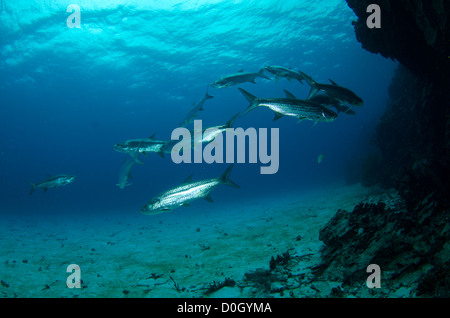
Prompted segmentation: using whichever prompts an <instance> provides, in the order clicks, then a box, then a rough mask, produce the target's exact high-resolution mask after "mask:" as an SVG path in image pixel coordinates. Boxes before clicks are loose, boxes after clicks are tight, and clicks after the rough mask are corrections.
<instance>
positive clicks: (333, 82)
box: [328, 79, 339, 86]
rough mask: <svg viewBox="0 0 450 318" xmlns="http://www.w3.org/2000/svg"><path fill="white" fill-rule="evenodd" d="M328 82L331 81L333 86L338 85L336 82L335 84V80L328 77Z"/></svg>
mask: <svg viewBox="0 0 450 318" xmlns="http://www.w3.org/2000/svg"><path fill="white" fill-rule="evenodd" d="M328 80H329V81H330V82H331V84H333V85H334V86H339V85H338V84H336V82H335V81H333V80H332V79H328Z"/></svg>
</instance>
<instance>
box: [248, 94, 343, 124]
mask: <svg viewBox="0 0 450 318" xmlns="http://www.w3.org/2000/svg"><path fill="white" fill-rule="evenodd" d="M239 91H240V92H241V93H242V95H244V97H245V98H246V99H247V100H248V101H249V102H250V106H249V107H248V108H247V109H246V110H245V111H244V112H243V113H242V114H241V116H244V115H245V114H247V113H248V112H249V111H251V110H252V109H255V108H256V107H268V108H270V109H271V110H273V111H274V112H275V118H274V120H278V119H280V118H281V117H283V116H291V117H296V118H298V120H299V122H300V121H303V120H312V121H315V122H331V121H334V120H335V119H336V118H337V114H336V113H335V112H334V111H332V110H330V109H328V108H327V107H324V106H322V105H320V104H317V103H314V102H311V101H308V100H302V99H296V98H293V95H292V94H290V93H289V92H288V93H289V94H286V95H287V98H257V97H256V96H253V95H252V94H250V93H249V92H247V91H245V90H243V89H242V88H239Z"/></svg>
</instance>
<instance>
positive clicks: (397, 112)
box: [347, 0, 450, 211]
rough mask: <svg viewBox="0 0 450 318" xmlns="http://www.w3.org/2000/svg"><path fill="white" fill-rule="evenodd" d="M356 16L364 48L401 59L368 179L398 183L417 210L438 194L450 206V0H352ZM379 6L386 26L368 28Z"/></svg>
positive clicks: (366, 170) (369, 163)
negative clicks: (373, 6) (370, 11)
mask: <svg viewBox="0 0 450 318" xmlns="http://www.w3.org/2000/svg"><path fill="white" fill-rule="evenodd" d="M347 3H348V5H349V7H350V8H352V9H353V11H354V12H355V13H356V15H357V16H358V18H359V19H358V21H356V22H354V27H355V33H356V37H357V39H358V41H359V42H361V44H362V46H363V48H365V49H366V50H368V51H370V52H373V53H380V54H382V55H383V56H384V57H387V58H391V59H394V60H398V61H399V62H400V63H401V65H400V66H399V68H398V70H397V72H396V74H395V76H394V78H393V80H392V84H391V86H390V88H389V93H390V101H389V103H388V108H387V110H386V112H385V114H384V115H383V117H382V118H381V120H380V121H379V124H378V126H377V131H376V136H375V139H376V143H377V146H378V147H379V149H380V152H381V154H380V157H379V158H375V157H372V158H368V159H367V160H366V162H365V167H363V170H364V177H363V182H364V183H365V184H370V185H371V184H376V183H378V184H381V185H383V186H386V187H391V186H395V188H396V189H397V190H399V192H400V194H401V195H402V197H403V198H404V199H405V202H406V205H407V207H408V210H410V211H411V210H413V209H415V208H416V207H417V205H418V204H420V201H422V200H423V199H424V198H426V197H428V196H429V195H430V194H431V193H434V199H435V200H436V202H438V204H439V205H441V206H442V207H443V209H448V208H450V204H449V203H450V201H449V200H450V198H449V196H448V193H450V192H449V190H450V189H449V186H448V182H447V180H449V178H450V170H449V167H448V163H449V162H450V151H449V150H450V142H449V137H450V110H449V109H450V107H449V103H448V87H450V76H449V75H450V60H449V59H448V49H449V43H450V19H449V17H450V2H449V1H447V0H378V1H375V0H347ZM373 3H375V4H378V5H379V6H380V8H381V21H382V22H381V23H382V25H381V28H379V29H377V28H374V29H370V28H369V27H368V26H367V24H366V20H367V17H368V16H369V14H368V13H367V12H366V10H367V7H368V6H369V4H373Z"/></svg>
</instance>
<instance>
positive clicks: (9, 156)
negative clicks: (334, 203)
mask: <svg viewBox="0 0 450 318" xmlns="http://www.w3.org/2000/svg"><path fill="white" fill-rule="evenodd" d="M71 2H73V1H52V2H49V1H45V2H43V1H29V0H27V1H25V0H22V1H9V0H3V1H2V5H1V11H0V100H1V108H0V135H1V138H0V166H1V170H0V193H1V194H0V195H1V203H0V210H1V213H2V214H3V215H5V214H13V215H17V214H21V213H23V214H36V213H39V214H43V215H45V214H53V213H57V214H58V215H65V214H67V215H71V212H73V211H76V212H77V213H92V211H97V212H96V213H111V211H115V212H117V211H122V212H121V213H139V208H140V207H141V206H142V205H143V204H144V203H145V202H147V201H148V200H149V199H150V198H151V197H153V196H154V195H156V194H158V193H160V192H162V191H165V190H167V189H169V188H170V187H172V186H176V185H178V184H179V183H180V182H182V180H184V179H185V178H186V177H187V176H188V175H190V174H193V175H194V179H198V180H200V179H204V178H212V177H216V176H219V175H220V174H221V173H222V171H223V170H225V168H226V166H227V165H226V164H212V165H208V164H180V165H176V164H174V163H173V162H172V161H171V159H170V156H167V157H166V158H161V157H160V156H158V155H156V154H149V155H147V156H146V157H144V158H143V160H144V161H145V165H144V166H135V167H133V169H132V174H133V179H132V180H131V182H132V186H129V187H126V188H125V189H124V190H120V189H119V188H118V187H117V186H116V183H117V178H118V172H119V169H120V166H121V164H122V161H123V160H124V158H125V157H126V155H125V154H120V153H117V152H115V151H114V150H113V149H112V146H113V145H114V144H115V143H118V142H121V141H124V140H127V139H133V138H145V137H148V136H150V135H152V134H153V133H156V134H157V135H156V136H157V138H160V139H170V134H171V132H172V130H173V129H175V128H176V127H178V123H179V122H180V121H181V120H182V119H183V116H184V114H186V113H187V112H188V110H189V109H190V107H191V105H192V103H193V102H195V101H198V100H199V99H200V98H201V97H202V96H203V94H204V93H205V89H206V87H207V85H208V84H209V83H211V82H213V81H214V80H216V79H218V78H219V77H221V76H224V75H227V74H232V73H235V72H237V71H238V70H242V69H243V70H245V71H249V72H250V71H251V72H256V71H258V70H259V69H260V68H261V67H262V66H264V65H281V66H285V67H292V68H296V69H299V70H301V71H303V72H305V73H307V74H309V75H311V76H312V77H313V78H315V79H316V80H317V81H319V82H327V80H328V78H331V79H333V80H335V81H336V82H337V83H339V84H340V85H342V86H345V87H348V88H350V89H352V90H353V91H354V92H356V93H357V94H358V95H359V96H361V97H362V98H363V99H364V101H365V105H364V107H363V108H361V109H355V110H356V111H357V114H356V115H355V116H347V115H344V114H341V115H340V116H339V118H338V119H337V120H336V121H335V122H332V123H319V124H317V125H316V126H314V127H313V123H312V122H310V121H309V122H308V121H305V122H303V123H301V124H296V120H295V119H293V118H282V119H281V120H279V121H277V122H273V121H272V119H273V112H272V111H270V110H269V109H266V108H264V109H263V108H261V109H256V110H253V111H252V112H250V113H248V114H247V115H246V116H245V117H242V118H240V119H238V120H237V121H236V124H235V127H243V128H248V127H255V128H271V127H277V128H279V129H280V154H279V158H280V168H279V171H278V173H277V174H275V175H260V173H259V168H260V166H261V164H260V163H258V164H237V165H236V166H235V167H234V169H233V172H232V175H231V178H232V180H234V181H235V182H236V183H238V184H239V185H240V186H241V189H240V190H237V191H236V189H231V188H227V187H221V188H218V189H217V190H215V192H214V193H213V196H214V198H215V201H216V202H215V205H220V204H221V202H226V201H227V200H237V201H243V202H244V201H245V200H246V198H248V197H250V196H253V197H255V196H256V197H258V196H261V197H265V196H267V195H276V194H277V193H279V192H284V191H292V190H293V189H299V191H300V190H301V189H305V188H311V187H320V186H322V185H326V184H329V183H339V182H343V180H344V179H345V166H346V165H347V164H348V162H349V161H351V162H354V164H355V169H359V167H358V164H360V163H361V161H362V159H363V157H364V156H365V155H366V154H367V153H368V152H370V151H371V144H370V139H371V136H372V134H373V131H374V128H375V126H376V122H377V120H378V118H379V117H380V116H381V114H382V113H383V111H384V109H385V101H386V99H387V87H388V85H389V83H390V79H391V77H392V73H393V70H394V68H395V66H396V65H395V63H393V62H392V61H389V60H386V59H384V58H382V57H380V56H376V55H373V54H370V53H368V52H366V51H364V50H363V49H362V48H361V45H360V44H359V43H358V42H357V41H356V39H355V35H354V30H353V27H352V25H351V22H352V20H354V19H356V17H355V15H354V13H353V12H352V11H351V10H350V9H349V8H348V7H347V6H346V3H345V1H344V0H333V1H329V0H322V1H315V2H311V1H298V0H295V1H270V0H267V1H137V0H135V1H78V4H79V5H80V8H81V28H73V29H70V28H68V26H67V25H66V19H67V18H68V16H69V15H70V13H67V12H66V8H67V6H68V5H69V4H70V3H71ZM257 82H258V84H257V85H254V84H251V83H245V84H242V85H240V86H239V87H242V88H244V89H246V90H248V91H249V92H251V93H252V94H254V95H256V96H258V97H282V96H283V89H288V90H290V91H291V92H293V93H294V94H295V95H296V96H297V97H299V98H306V97H307V95H308V92H309V86H308V85H307V84H304V85H300V84H299V83H298V82H296V81H292V82H288V81H287V80H285V79H281V80H279V81H278V82H275V81H267V80H264V79H257ZM237 87H238V86H234V87H230V88H224V89H214V88H211V87H210V88H209V93H210V94H211V95H213V96H214V99H212V100H209V101H207V102H206V104H205V107H204V109H205V110H204V111H203V112H201V114H200V116H199V119H202V120H203V125H204V127H205V126H211V125H219V124H223V123H225V122H226V121H227V120H228V119H229V118H231V117H232V116H233V115H234V114H236V113H238V112H241V111H243V110H244V109H245V108H246V107H247V106H248V102H247V101H246V100H245V98H244V97H243V96H242V95H241V94H240V93H239V91H238V90H237ZM320 154H324V160H323V162H322V163H321V164H318V163H317V157H318V156H319V155H320ZM46 174H51V175H53V174H73V175H75V176H76V177H77V179H76V181H75V182H74V183H73V184H70V185H68V186H66V187H62V188H58V189H50V190H49V191H47V193H45V194H42V190H41V189H38V190H37V191H35V192H34V194H33V195H32V196H30V195H29V194H28V193H29V190H30V187H29V182H34V183H35V182H39V181H42V180H43V179H45V177H46ZM196 204H209V203H207V202H205V203H203V202H201V203H196Z"/></svg>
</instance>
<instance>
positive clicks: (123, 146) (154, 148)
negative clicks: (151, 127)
mask: <svg viewBox="0 0 450 318" xmlns="http://www.w3.org/2000/svg"><path fill="white" fill-rule="evenodd" d="M169 143H170V141H166V140H157V139H155V134H153V135H152V136H151V137H149V138H143V139H130V140H127V141H124V142H121V143H118V144H115V145H114V146H113V149H114V150H115V151H117V152H121V153H127V154H129V155H130V156H132V157H133V158H135V159H136V160H139V158H138V157H139V154H140V153H142V154H143V155H146V154H147V153H148V152H156V153H158V154H159V155H160V156H162V157H164V153H167V152H166V151H165V149H166V146H167V144H169Z"/></svg>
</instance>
